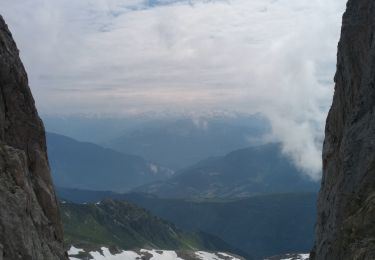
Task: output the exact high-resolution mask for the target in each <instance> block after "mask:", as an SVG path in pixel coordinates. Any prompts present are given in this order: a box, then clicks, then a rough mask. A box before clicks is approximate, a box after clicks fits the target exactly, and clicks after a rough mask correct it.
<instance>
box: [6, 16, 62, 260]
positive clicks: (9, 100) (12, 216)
mask: <svg viewBox="0 0 375 260" xmlns="http://www.w3.org/2000/svg"><path fill="white" fill-rule="evenodd" d="M62 241H63V232H62V227H61V223H60V217H59V210H58V206H57V203H56V198H55V193H54V188H53V185H52V181H51V177H50V171H49V165H48V159H47V153H46V142H45V133H44V127H43V124H42V122H41V120H40V118H39V116H38V113H37V111H36V108H35V105H34V100H33V97H32V95H31V92H30V89H29V86H28V79H27V75H26V72H25V69H24V67H23V65H22V63H21V60H20V58H19V53H18V49H17V47H16V44H15V42H14V41H13V39H12V35H11V33H10V32H9V30H8V27H7V25H6V24H5V22H4V20H3V18H2V17H1V16H0V260H3V259H4V260H16V259H22V260H25V259H30V260H31V259H32V260H34V259H35V260H43V259H46V260H47V259H48V260H51V259H67V257H66V254H65V252H64V250H63V245H62Z"/></svg>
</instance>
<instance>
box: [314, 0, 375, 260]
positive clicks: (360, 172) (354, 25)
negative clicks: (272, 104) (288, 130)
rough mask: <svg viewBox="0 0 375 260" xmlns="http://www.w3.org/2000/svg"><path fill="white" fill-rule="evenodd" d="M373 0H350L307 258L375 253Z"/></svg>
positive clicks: (358, 256) (374, 255)
mask: <svg viewBox="0 0 375 260" xmlns="http://www.w3.org/2000/svg"><path fill="white" fill-rule="evenodd" d="M374 34H375V1H373V0H349V2H348V4H347V11H346V13H345V14H344V17H343V26H342V32H341V40H340V43H339V50H338V63H337V73H336V76H335V82H336V87H335V95H334V99H333V104H332V108H331V110H330V112H329V115H328V118H327V125H326V138H325V142H324V149H323V180H322V189H321V192H320V198H319V201H318V222H317V226H316V243H315V247H314V250H313V252H312V257H311V258H312V259H375V39H374Z"/></svg>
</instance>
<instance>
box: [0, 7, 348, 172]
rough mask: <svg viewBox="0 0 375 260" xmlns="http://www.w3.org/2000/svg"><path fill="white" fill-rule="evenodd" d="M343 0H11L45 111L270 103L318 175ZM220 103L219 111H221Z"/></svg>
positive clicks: (224, 109)
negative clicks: (327, 0) (328, 0)
mask: <svg viewBox="0 0 375 260" xmlns="http://www.w3.org/2000/svg"><path fill="white" fill-rule="evenodd" d="M344 7H345V1H342V0H335V1H330V2H326V1H321V0H313V1H308V0H302V1H301V0H289V1H287V0H278V1H274V0H268V1H261V0H229V1H221V0H217V1H215V0H212V1H207V0H190V1H188V0H181V1H178V0H160V1H157V0H153V1H142V0H120V1H118V0H117V1H115V0H79V1H77V0H57V1H47V0H30V1H26V2H25V1H21V0H4V1H1V3H0V8H1V10H2V13H1V14H2V15H3V16H4V18H5V20H6V21H7V23H8V24H9V26H10V28H11V30H12V32H13V34H14V37H15V40H16V42H17V43H18V47H19V49H20V51H21V57H22V60H23V62H24V63H25V66H26V69H27V71H28V75H29V79H30V85H31V88H32V91H33V94H34V96H35V99H36V103H37V107H38V109H39V111H40V112H41V113H42V114H45V115H46V114H47V115H65V116H66V115H85V116H92V115H97V116H102V117H111V116H114V117H116V116H119V117H121V116H129V115H132V116H138V115H143V114H152V113H154V114H165V115H168V113H171V114H177V115H179V114H192V115H196V116H197V117H198V118H199V117H200V116H201V115H203V116H206V115H210V114H213V113H224V114H225V113H229V114H230V113H233V114H236V113H240V114H241V113H245V114H261V115H262V116H264V117H265V118H267V119H268V120H269V122H270V124H271V126H272V130H273V131H272V135H271V136H269V137H268V138H269V141H270V142H271V141H275V142H281V143H282V144H283V151H284V153H285V154H287V155H288V156H290V158H291V159H292V160H293V161H294V162H295V164H296V165H297V166H298V167H300V168H302V169H303V170H304V171H305V173H306V174H308V175H309V176H311V177H313V178H315V179H316V178H319V175H320V171H321V145H322V139H323V129H324V122H325V117H326V113H327V111H328V108H329V106H330V103H331V100H332V95H333V76H334V71H335V64H336V48H337V42H338V39H339V33H340V25H341V16H342V13H343V11H344ZM215 111H219V112H215Z"/></svg>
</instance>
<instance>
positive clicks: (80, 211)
mask: <svg viewBox="0 0 375 260" xmlns="http://www.w3.org/2000/svg"><path fill="white" fill-rule="evenodd" d="M61 211H62V212H61V215H62V218H63V223H64V231H65V242H66V244H67V245H70V244H74V245H78V246H80V247H83V248H93V247H94V248H95V247H100V246H107V247H111V246H116V247H118V248H121V249H139V248H145V249H163V250H208V251H225V252H232V253H236V254H239V255H241V254H242V255H245V256H246V254H244V253H243V252H241V251H239V250H236V249H234V248H233V247H231V246H230V245H228V244H227V243H225V242H224V241H222V240H221V239H219V238H217V237H214V236H211V235H208V234H205V233H203V232H184V231H182V230H180V229H178V228H176V227H175V226H174V225H173V224H171V223H169V222H167V221H164V220H162V219H161V218H159V217H155V216H153V215H152V214H151V213H150V212H148V211H146V210H144V209H141V208H138V207H136V206H134V205H132V204H130V203H128V202H124V201H114V200H104V201H102V202H100V203H96V204H74V203H66V202H64V203H62V204H61Z"/></svg>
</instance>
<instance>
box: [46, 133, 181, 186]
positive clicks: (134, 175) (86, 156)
mask: <svg viewBox="0 0 375 260" xmlns="http://www.w3.org/2000/svg"><path fill="white" fill-rule="evenodd" d="M47 145H48V156H49V160H50V165H51V170H52V177H53V179H54V182H55V184H56V185H58V186H62V187H70V188H81V189H93V190H113V191H119V192H124V191H129V190H131V189H133V188H135V187H137V186H139V185H142V184H146V183H149V182H152V181H157V180H164V179H167V178H169V177H171V176H172V175H173V174H174V172H173V171H172V170H170V169H167V168H165V167H162V166H160V165H157V164H155V163H152V162H148V161H146V160H145V159H143V158H141V157H139V156H136V155H130V154H124V153H120V152H117V151H114V150H112V149H108V148H104V147H101V146H99V145H96V144H93V143H88V142H79V141H77V140H74V139H72V138H69V137H66V136H62V135H58V134H53V133H47Z"/></svg>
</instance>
